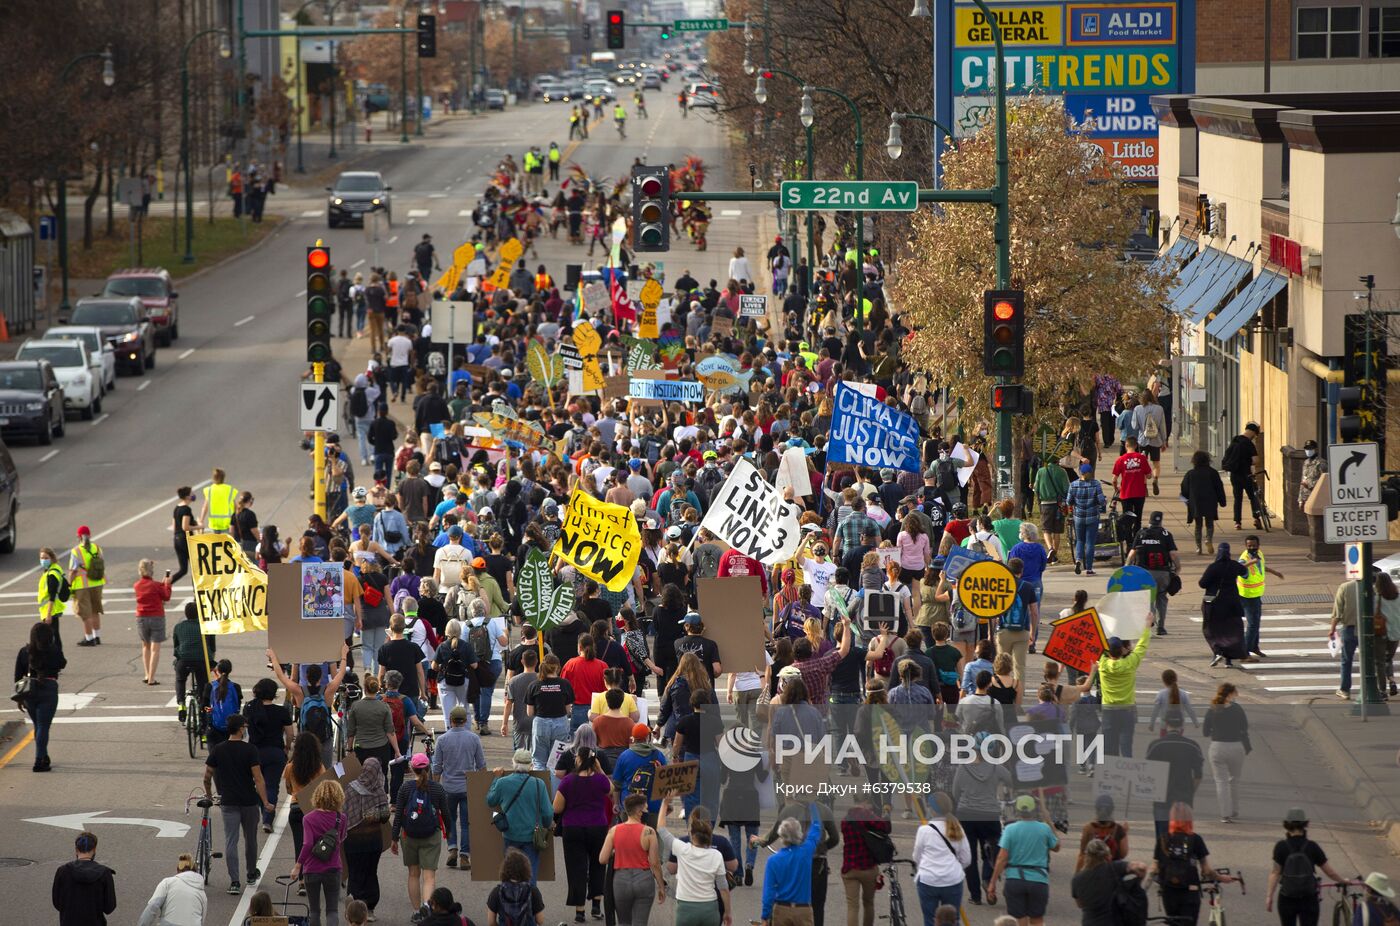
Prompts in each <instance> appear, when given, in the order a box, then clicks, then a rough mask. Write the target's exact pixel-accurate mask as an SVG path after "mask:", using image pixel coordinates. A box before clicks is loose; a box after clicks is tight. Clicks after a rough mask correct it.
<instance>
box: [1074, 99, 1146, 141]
mask: <svg viewBox="0 0 1400 926" xmlns="http://www.w3.org/2000/svg"><path fill="white" fill-rule="evenodd" d="M1151 99H1152V94H1150V93H1071V94H1067V95H1066V96H1065V112H1067V113H1069V114H1070V115H1071V116H1073V117H1074V121H1075V122H1087V121H1088V120H1089V119H1091V118H1092V119H1093V120H1094V129H1093V131H1091V132H1090V133H1089V137H1090V138H1156V137H1157V117H1156V116H1155V115H1153V113H1152V105H1151V103H1150V102H1149V101H1150V100H1151Z"/></svg>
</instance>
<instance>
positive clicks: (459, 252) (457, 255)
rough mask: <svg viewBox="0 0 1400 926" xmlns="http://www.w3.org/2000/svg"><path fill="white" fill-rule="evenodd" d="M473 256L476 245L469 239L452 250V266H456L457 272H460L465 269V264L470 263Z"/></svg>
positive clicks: (474, 255)
mask: <svg viewBox="0 0 1400 926" xmlns="http://www.w3.org/2000/svg"><path fill="white" fill-rule="evenodd" d="M475 257H476V245H475V244H473V243H472V242H470V241H467V242H464V243H462V244H460V245H458V246H457V249H456V250H455V251H453V252H452V266H454V267H456V268H457V272H458V273H461V272H462V271H463V270H466V269H467V264H469V263H471V262H472V259H473V258H475Z"/></svg>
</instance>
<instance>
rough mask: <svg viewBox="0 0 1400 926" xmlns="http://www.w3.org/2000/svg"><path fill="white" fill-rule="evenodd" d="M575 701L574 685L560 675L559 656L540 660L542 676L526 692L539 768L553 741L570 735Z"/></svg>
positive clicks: (535, 757)
mask: <svg viewBox="0 0 1400 926" xmlns="http://www.w3.org/2000/svg"><path fill="white" fill-rule="evenodd" d="M573 705H574V688H573V686H572V685H570V684H569V683H568V681H567V680H565V679H562V678H560V677H559V658H558V657H557V656H555V655H554V654H553V653H550V654H549V655H548V656H545V657H544V662H542V663H540V670H539V678H537V679H536V680H535V683H534V684H533V685H531V686H530V690H529V692H528V693H527V694H526V696H525V712H526V714H527V715H528V716H529V717H531V718H532V721H531V743H530V748H531V751H532V752H533V753H534V767H535V768H536V769H543V768H544V767H545V765H546V764H547V763H548V762H549V755H550V753H551V752H553V751H554V744H555V743H562V742H563V741H564V740H565V739H566V738H567V737H568V736H569V716H570V712H571V711H572V710H573Z"/></svg>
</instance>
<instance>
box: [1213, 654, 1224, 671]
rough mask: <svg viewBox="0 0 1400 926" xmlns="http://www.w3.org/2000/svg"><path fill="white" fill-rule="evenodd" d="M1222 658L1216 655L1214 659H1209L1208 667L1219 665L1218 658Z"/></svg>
mask: <svg viewBox="0 0 1400 926" xmlns="http://www.w3.org/2000/svg"><path fill="white" fill-rule="evenodd" d="M1222 658H1223V657H1220V656H1216V657H1215V658H1214V659H1212V660H1211V661H1210V667H1211V668H1212V669H1214V668H1215V667H1216V666H1218V665H1220V660H1221V659H1222Z"/></svg>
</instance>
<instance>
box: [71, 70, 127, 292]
mask: <svg viewBox="0 0 1400 926" xmlns="http://www.w3.org/2000/svg"><path fill="white" fill-rule="evenodd" d="M90 58H101V59H102V85H103V86H105V87H110V86H112V85H113V84H115V83H116V82H117V71H116V68H115V67H114V66H113V64H112V46H110V45H108V46H107V47H106V48H105V49H103V50H102V51H89V52H84V53H83V54H81V55H79V56H78V57H76V58H74V59H73V60H72V61H69V62H68V63H67V64H65V65H64V66H63V70H62V71H60V72H59V74H58V85H59V86H60V87H62V86H63V85H64V84H66V83H68V76H69V74H71V73H72V71H73V67H74V66H75V65H76V64H78V62H80V61H87V60H88V59H90ZM58 266H59V268H60V270H61V272H62V277H63V280H62V284H61V285H62V287H63V291H62V293H61V294H60V299H59V303H58V311H59V312H60V313H64V314H66V313H67V312H68V309H69V303H68V174H67V173H65V172H64V169H63V160H62V158H60V159H59V165H58Z"/></svg>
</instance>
